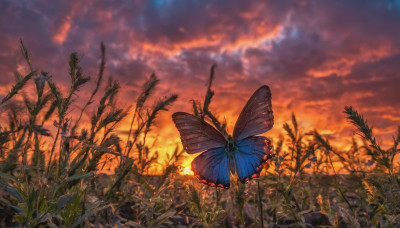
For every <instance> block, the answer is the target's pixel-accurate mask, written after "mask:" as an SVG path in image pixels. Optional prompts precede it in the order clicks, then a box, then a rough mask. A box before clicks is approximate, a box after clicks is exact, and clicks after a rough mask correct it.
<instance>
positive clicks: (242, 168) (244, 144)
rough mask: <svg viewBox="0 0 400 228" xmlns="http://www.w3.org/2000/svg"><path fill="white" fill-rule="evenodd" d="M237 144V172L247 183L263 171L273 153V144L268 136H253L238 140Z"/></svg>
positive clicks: (241, 179)
mask: <svg viewBox="0 0 400 228" xmlns="http://www.w3.org/2000/svg"><path fill="white" fill-rule="evenodd" d="M236 146H237V147H238V151H237V152H236V153H235V164H236V173H237V175H238V176H239V179H240V181H242V182H243V183H245V182H246V181H248V180H250V179H252V178H254V177H257V176H258V174H259V173H260V172H261V170H262V168H263V165H264V163H265V162H266V161H267V160H268V159H269V158H270V156H271V155H272V145H271V141H270V140H269V139H268V138H267V137H264V136H253V137H248V138H246V139H242V140H240V141H238V142H236Z"/></svg>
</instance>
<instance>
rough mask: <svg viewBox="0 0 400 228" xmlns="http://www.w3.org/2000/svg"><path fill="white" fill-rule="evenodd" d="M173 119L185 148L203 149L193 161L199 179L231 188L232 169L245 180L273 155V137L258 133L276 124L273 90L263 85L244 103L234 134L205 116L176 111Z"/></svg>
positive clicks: (193, 150)
mask: <svg viewBox="0 0 400 228" xmlns="http://www.w3.org/2000/svg"><path fill="white" fill-rule="evenodd" d="M172 119H173V121H174V123H175V126H176V128H177V129H178V131H179V133H180V136H181V141H182V144H183V147H184V149H185V150H186V152H187V153H189V154H195V153H200V152H202V153H201V154H200V155H199V156H197V157H196V158H195V159H194V160H193V161H192V171H193V173H194V175H195V176H196V177H197V178H198V179H199V180H200V182H202V183H204V184H207V185H209V186H217V187H221V188H229V186H230V173H232V174H235V172H236V173H237V176H238V177H239V180H240V181H241V182H242V183H245V182H247V181H248V180H250V179H252V178H255V177H258V175H259V173H260V172H261V170H262V168H263V165H264V164H265V163H266V161H267V160H268V159H269V158H270V157H271V155H272V145H271V141H270V140H269V139H268V138H267V137H264V136H256V135H259V134H262V133H265V132H267V131H269V130H270V129H271V128H272V127H273V125H274V116H273V112H272V104H271V91H270V89H269V87H268V86H266V85H264V86H261V87H260V88H259V89H257V90H256V91H255V92H254V94H253V95H252V96H251V97H250V99H249V100H248V102H247V104H246V105H245V106H244V108H243V110H242V112H241V113H240V115H239V118H238V120H237V122H236V124H235V127H234V130H233V134H232V135H228V136H227V137H226V138H225V137H224V135H222V133H220V132H219V131H218V130H217V129H215V128H214V127H213V126H211V125H210V124H208V123H207V122H206V121H204V120H203V119H202V118H200V117H197V116H194V115H192V114H189V113H185V112H176V113H174V114H173V115H172Z"/></svg>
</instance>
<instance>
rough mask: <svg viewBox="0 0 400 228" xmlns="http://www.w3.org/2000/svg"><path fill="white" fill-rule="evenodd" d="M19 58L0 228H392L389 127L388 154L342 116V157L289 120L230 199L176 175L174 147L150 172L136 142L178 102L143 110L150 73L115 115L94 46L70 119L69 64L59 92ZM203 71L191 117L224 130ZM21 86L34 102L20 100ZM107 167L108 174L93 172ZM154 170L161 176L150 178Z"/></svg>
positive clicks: (228, 193) (152, 80) (398, 218)
mask: <svg viewBox="0 0 400 228" xmlns="http://www.w3.org/2000/svg"><path fill="white" fill-rule="evenodd" d="M21 51H22V55H23V56H24V58H25V59H26V64H27V65H28V66H29V69H30V72H29V73H28V74H27V75H19V74H16V78H17V80H16V83H15V85H14V86H13V87H12V88H11V90H10V92H9V93H8V94H7V95H5V96H4V97H2V100H1V102H0V108H1V112H2V113H3V116H6V117H7V118H2V119H1V120H0V227H262V226H264V227H400V226H399V225H398V224H400V179H399V170H398V164H397V163H396V162H397V159H396V155H397V154H398V152H399V148H398V144H399V142H400V128H398V132H397V134H396V135H395V136H393V144H392V145H380V144H379V143H378V140H376V139H375V137H374V135H373V131H372V127H371V125H369V123H367V122H366V120H365V118H364V117H363V116H362V115H361V114H360V113H358V112H357V111H356V110H354V109H353V108H352V107H350V106H349V107H345V108H344V112H345V114H346V115H347V118H348V120H349V122H350V123H351V124H353V126H354V130H355V131H356V132H357V133H358V135H356V136H355V137H354V139H353V145H352V147H351V149H350V150H348V151H343V150H339V149H338V148H335V145H331V144H330V142H329V141H328V140H327V139H326V138H325V137H323V136H322V135H321V134H320V133H319V132H318V130H315V129H305V130H302V129H300V128H299V127H298V123H300V122H301V120H296V117H295V115H294V114H293V116H292V119H290V120H288V121H287V124H285V125H284V126H283V129H282V135H284V136H283V137H282V138H281V139H279V140H276V141H275V142H274V145H273V146H274V156H273V158H272V159H271V160H270V162H269V163H268V164H269V167H268V168H266V169H264V170H263V171H262V172H261V175H260V177H259V178H255V179H253V180H251V181H249V182H248V183H246V184H242V183H240V182H239V181H237V178H236V177H235V176H232V177H231V178H232V179H231V183H232V184H231V187H230V189H219V188H215V187H208V186H206V185H203V184H201V183H199V181H198V180H197V179H196V178H195V177H193V176H192V175H182V172H181V170H180V166H181V163H182V160H183V155H184V153H185V151H184V150H183V149H182V147H181V146H179V147H177V148H176V149H175V151H173V152H172V153H171V156H168V157H167V159H166V160H162V161H159V154H158V152H157V151H154V150H153V145H152V144H151V143H149V142H148V141H146V138H147V136H148V133H149V131H150V130H151V127H152V126H153V124H154V121H155V119H156V118H157V115H158V114H159V113H160V112H162V111H164V110H166V109H167V108H168V107H169V106H171V105H173V103H174V101H175V100H176V99H177V98H178V97H177V95H174V94H172V95H169V96H165V97H163V98H162V99H160V100H159V101H158V102H157V103H156V104H155V105H154V106H152V107H151V108H150V109H147V108H145V107H147V106H146V104H147V103H146V102H147V101H148V98H149V97H150V96H151V95H152V93H153V91H154V90H155V89H157V85H158V79H157V77H156V76H155V75H154V74H153V75H152V76H151V77H149V79H148V81H147V82H146V83H145V84H144V85H143V88H141V89H142V92H141V93H140V95H139V97H137V98H136V103H135V104H134V105H133V107H130V108H119V106H118V104H116V100H115V99H114V98H115V96H116V95H117V94H118V91H119V89H120V86H119V84H118V82H116V81H113V80H110V81H108V82H104V81H105V80H104V78H103V74H104V69H105V64H106V61H105V60H106V58H105V46H104V45H103V44H102V45H101V59H100V66H99V74H98V76H97V78H95V79H94V81H95V84H96V86H95V88H94V89H93V90H92V91H91V96H90V97H89V99H88V100H87V101H86V102H85V105H84V106H83V107H82V109H76V108H74V109H73V110H74V112H77V113H71V110H72V106H73V105H74V102H75V99H76V96H77V95H78V94H79V93H80V90H83V89H85V88H84V87H85V85H86V83H87V82H89V80H90V79H89V78H88V77H85V76H84V75H83V74H82V69H81V66H80V61H79V57H78V55H77V54H76V53H72V54H71V55H70V60H69V75H70V82H71V84H70V85H69V86H68V88H69V89H68V90H67V91H62V92H61V90H60V87H59V86H58V85H57V83H56V82H54V81H53V80H52V78H51V77H50V76H49V74H48V73H44V72H38V71H37V70H35V68H34V66H32V65H31V61H30V58H31V57H30V54H29V52H28V51H27V49H26V48H25V46H24V45H23V43H22V41H21ZM213 69H214V67H212V68H211V74H210V79H209V82H208V88H207V92H206V95H205V98H199V99H198V100H196V101H193V113H194V114H195V115H203V116H204V117H205V118H206V120H208V121H209V122H210V123H212V124H213V125H214V126H215V127H216V128H217V129H221V130H224V129H225V127H226V126H225V124H224V122H221V120H220V119H219V118H217V117H216V116H217V115H216V114H215V113H213V110H210V109H211V108H209V107H211V106H210V104H211V103H212V97H213V95H214V91H212V82H213V78H214V71H213ZM29 83H33V85H34V87H32V88H34V94H35V96H28V95H27V94H26V93H24V92H23V91H24V90H26V86H27V85H28V84H29ZM99 95H100V99H94V97H95V96H99ZM87 109H90V110H94V111H93V112H92V115H91V118H90V123H82V121H81V117H82V114H83V113H84V112H85V111H86V110H87ZM72 115H74V116H75V117H78V118H71V116H72ZM124 118H128V119H129V120H130V121H131V123H132V124H131V129H130V131H129V133H128V135H129V136H128V139H127V140H122V139H121V138H120V137H119V136H118V135H117V134H116V133H115V130H116V129H118V127H119V123H120V122H121V120H123V119H124ZM49 123H50V125H52V126H51V129H47V128H45V127H44V126H48V125H49ZM350 123H349V124H350ZM46 124H47V125H46ZM276 127H277V128H280V127H281V126H275V128H276ZM111 163H112V164H114V166H113V167H114V168H113V169H114V170H112V171H113V172H112V173H113V174H104V173H102V172H100V171H101V170H103V168H104V167H105V166H106V165H110V164H111ZM160 163H161V165H162V169H161V170H160V173H159V174H158V175H150V173H149V169H151V168H152V167H153V166H154V165H155V164H160ZM260 211H261V212H262V213H260Z"/></svg>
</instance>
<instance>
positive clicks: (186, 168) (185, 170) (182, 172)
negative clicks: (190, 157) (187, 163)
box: [180, 167, 193, 175]
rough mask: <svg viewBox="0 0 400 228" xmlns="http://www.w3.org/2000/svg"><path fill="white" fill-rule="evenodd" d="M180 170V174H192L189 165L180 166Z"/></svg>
mask: <svg viewBox="0 0 400 228" xmlns="http://www.w3.org/2000/svg"><path fill="white" fill-rule="evenodd" d="M180 171H181V174H182V175H193V171H192V170H191V169H190V167H182V168H181V170H180Z"/></svg>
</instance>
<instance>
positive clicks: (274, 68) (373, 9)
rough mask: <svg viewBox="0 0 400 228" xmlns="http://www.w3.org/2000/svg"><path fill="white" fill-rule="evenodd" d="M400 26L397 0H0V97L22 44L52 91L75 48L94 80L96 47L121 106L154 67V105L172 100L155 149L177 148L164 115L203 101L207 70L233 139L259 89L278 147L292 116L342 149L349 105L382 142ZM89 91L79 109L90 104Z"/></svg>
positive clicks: (396, 87)
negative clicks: (268, 94) (263, 90)
mask: <svg viewBox="0 0 400 228" xmlns="http://www.w3.org/2000/svg"><path fill="white" fill-rule="evenodd" d="M399 25H400V1H371V0H355V1H344V0H335V1H308V0H304V1H303V0H299V1H272V0H270V1H241V0H233V1H232V0H215V1H199V0H175V1H172V0H153V1H106V0H97V1H94V0H85V1H83V0H77V1H52V0H29V1H28V0H12V1H11V0H2V1H0V72H2V76H0V95H4V94H6V93H7V92H8V91H9V90H10V88H11V85H12V84H13V83H14V72H15V71H16V70H18V71H20V72H22V73H24V72H25V73H26V72H28V69H27V66H26V64H25V63H24V60H23V58H22V56H21V54H20V49H19V39H22V40H23V41H24V43H25V45H26V47H27V48H28V49H29V51H30V53H31V58H32V64H33V66H34V68H35V69H39V70H43V71H47V72H50V74H51V75H52V76H53V78H54V80H55V81H56V82H58V83H60V85H63V84H64V85H68V84H67V83H68V74H67V70H68V55H69V53H71V52H77V53H79V56H80V57H81V58H82V65H83V68H84V74H85V75H89V76H92V77H93V78H95V77H96V75H97V71H98V65H99V57H100V49H99V45H100V42H102V41H103V42H104V43H105V45H106V48H107V66H106V76H107V77H110V76H111V77H113V78H114V79H116V80H118V81H119V82H120V84H121V87H122V88H121V93H120V95H119V102H120V105H121V106H122V107H123V106H128V105H132V104H133V103H134V102H135V99H136V97H137V95H138V93H139V92H140V89H141V85H142V84H143V83H144V81H145V80H146V78H148V77H149V75H150V74H151V73H153V72H154V73H155V74H156V75H157V76H158V78H159V79H160V80H161V81H160V85H159V87H158V89H157V91H156V93H155V94H154V95H153V97H154V100H156V99H157V98H159V97H162V96H164V95H168V94H172V93H176V94H178V95H179V99H178V101H177V102H176V103H175V104H174V105H173V106H172V107H171V108H170V109H169V111H167V112H165V113H163V114H162V115H160V116H159V119H158V121H157V122H156V126H155V127H154V128H153V136H155V135H158V142H159V144H158V148H159V151H160V152H161V153H167V152H168V151H171V150H172V149H171V148H172V147H174V145H176V144H177V143H179V134H178V132H177V130H176V129H175V127H174V125H173V122H172V119H171V115H172V113H173V112H175V111H185V112H190V111H191V107H190V106H191V105H190V100H191V99H203V97H204V94H205V91H206V83H207V78H208V76H209V71H210V67H211V65H212V64H213V63H216V64H217V69H216V79H215V83H214V87H213V89H214V91H215V93H216V95H215V97H214V100H213V103H212V106H211V108H212V110H214V111H215V112H216V113H218V114H219V117H220V118H221V119H222V118H226V120H227V123H228V127H229V130H230V132H232V129H233V126H234V124H235V121H236V118H237V116H238V114H239V113H240V111H241V109H242V108H243V106H244V104H245V103H246V101H247V99H248V98H249V97H250V96H251V94H252V93H253V92H254V91H255V90H256V89H257V88H258V87H260V86H261V85H264V84H266V85H269V87H270V88H271V91H272V105H273V110H274V115H275V125H274V129H273V130H271V131H270V132H268V133H266V134H265V135H266V136H269V137H270V138H272V139H273V140H275V141H276V140H277V138H278V137H279V135H280V134H283V131H282V125H283V124H284V123H285V122H289V121H290V119H291V114H292V113H295V114H296V117H297V119H298V122H299V125H300V126H301V128H302V129H303V131H304V132H306V131H309V130H313V129H314V128H315V129H318V130H319V131H320V132H321V133H322V134H323V135H324V136H326V137H327V138H329V139H330V140H332V141H333V142H336V144H335V145H336V146H337V147H338V148H339V149H340V148H345V147H346V145H348V143H349V142H350V141H351V137H352V136H354V128H353V127H352V125H351V124H350V123H349V122H348V121H347V120H346V118H345V117H346V116H345V115H344V113H343V110H344V106H346V105H352V106H353V107H354V108H355V109H356V110H358V111H359V112H361V113H363V115H364V116H365V117H366V118H367V119H368V122H369V123H370V124H372V125H373V126H374V133H375V134H376V136H377V138H378V141H380V142H382V143H387V142H390V139H391V136H392V135H393V134H395V132H396V129H397V126H398V125H400V102H399V98H400V26H399ZM94 84H95V82H94V80H93V81H92V82H91V84H90V85H89V86H88V87H87V89H85V90H82V91H81V93H80V95H79V97H76V99H77V101H78V102H81V103H84V102H86V100H87V98H88V96H89V93H90V91H91V89H92V88H94ZM149 105H151V103H150V104H149ZM75 108H76V109H79V107H75ZM94 108H95V107H94V106H93V107H92V109H94ZM128 122H129V118H128V119H126V121H125V124H123V125H122V126H120V128H119V129H120V131H119V134H120V135H121V137H124V132H125V131H126V130H127V129H128V128H129V126H128Z"/></svg>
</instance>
